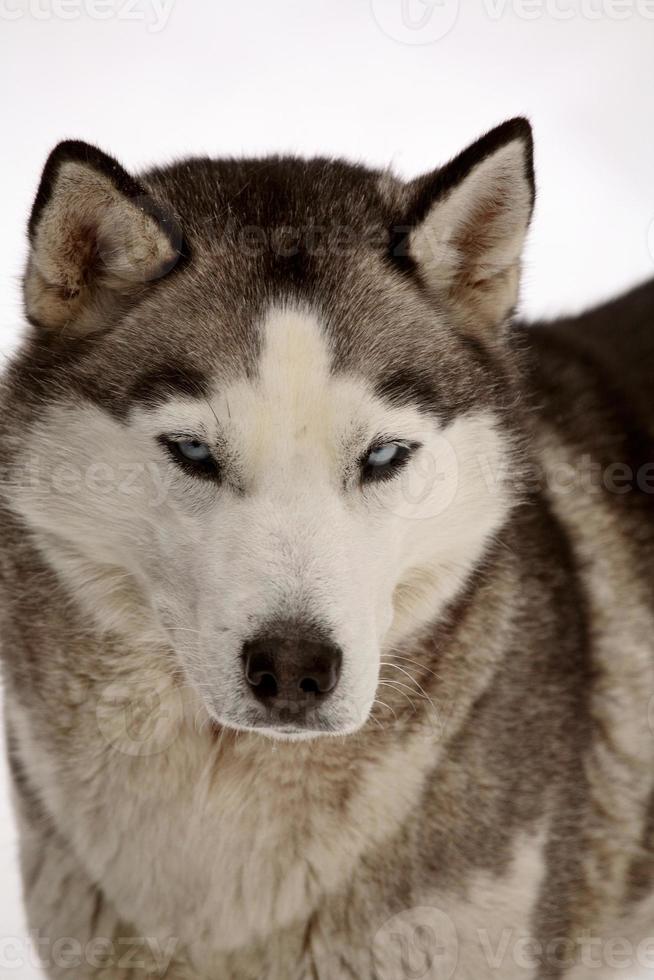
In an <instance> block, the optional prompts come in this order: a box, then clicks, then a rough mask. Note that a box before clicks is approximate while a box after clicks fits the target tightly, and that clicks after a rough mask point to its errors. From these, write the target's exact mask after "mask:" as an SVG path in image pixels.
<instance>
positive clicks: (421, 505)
mask: <svg viewBox="0 0 654 980" xmlns="http://www.w3.org/2000/svg"><path fill="white" fill-rule="evenodd" d="M530 154H531V147H530V137H529V131H528V127H527V125H526V124H525V123H523V122H521V121H517V122H513V123H509V124H506V125H505V126H504V127H500V129H499V130H496V131H494V132H493V133H491V134H489V135H488V136H487V137H485V138H483V139H482V140H481V141H479V143H478V144H475V146H474V147H472V148H471V149H470V150H468V151H466V153H464V154H462V156H461V157H460V158H458V159H457V160H456V161H454V162H453V163H452V164H450V165H448V167H446V168H443V169H442V170H441V171H438V172H437V173H436V174H434V175H430V176H429V177H426V178H423V179H421V180H419V181H416V182H414V183H413V184H409V185H407V184H403V183H401V182H399V181H396V180H394V179H391V178H390V177H389V176H388V175H380V174H377V173H374V172H370V171H366V170H364V169H362V168H355V167H349V166H346V165H344V164H340V163H334V162H329V161H311V162H308V163H307V162H302V161H298V160H275V159H271V160H263V161H262V160H259V161H251V162H243V163H227V162H225V163H221V162H210V161H191V162H189V163H181V164H178V165H176V166H173V167H171V168H168V169H166V170H161V171H155V172H153V173H150V174H148V175H146V176H145V177H144V178H143V179H142V181H141V182H139V183H136V182H135V181H134V180H132V179H131V178H130V177H129V176H128V175H127V174H126V173H125V172H124V171H123V170H122V168H120V167H119V166H118V165H117V164H116V163H115V161H112V160H111V159H110V158H108V157H105V156H104V155H103V154H101V153H100V152H99V151H95V150H93V149H92V148H90V147H87V146H85V145H82V144H62V145H61V146H60V147H59V148H58V149H57V150H56V151H55V152H54V154H53V155H52V157H51V159H50V161H49V162H48V165H47V166H46V171H45V174H44V179H43V183H42V186H41V189H40V191H39V195H38V197H37V202H36V205H35V209H34V212H33V215H32V219H31V223H30V239H31V245H32V250H31V255H30V260H29V265H28V271H27V276H26V300H27V310H28V315H29V317H30V319H31V320H32V322H33V324H34V331H35V332H34V335H33V337H32V339H31V340H30V341H28V344H27V345H26V347H25V350H24V351H23V353H22V355H21V357H20V358H19V360H18V361H17V363H16V365H15V366H14V369H13V372H12V373H11V375H10V377H9V385H8V400H9V401H8V404H9V412H10V414H11V421H10V424H9V425H8V426H7V432H6V433H5V436H4V447H3V451H4V457H5V464H6V467H7V471H8V474H9V482H10V483H11V484H13V489H12V490H11V492H10V502H11V504H12V506H14V508H15V509H17V510H18V511H19V512H20V513H21V515H22V516H23V518H24V519H25V520H26V522H27V523H28V525H29V526H30V527H31V528H32V530H33V531H34V533H35V535H36V538H37V541H38V542H39V545H40V547H41V548H42V550H43V551H44V553H45V555H46V557H47V558H48V560H49V562H50V563H51V564H52V565H53V566H54V567H55V569H56V570H57V571H58V572H59V573H60V574H61V575H62V576H63V577H64V578H65V580H66V582H67V584H68V586H69V587H71V588H72V589H73V590H74V593H75V595H76V597H77V598H78V600H79V601H80V602H82V603H83V604H85V607H86V609H87V612H89V613H91V614H92V616H93V617H94V618H95V620H96V622H97V625H98V628H100V629H107V630H115V631H118V632H120V633H122V634H123V635H125V634H126V635H127V636H128V637H130V636H131V637H132V639H133V640H134V642H135V643H138V642H145V641H146V640H147V641H148V642H151V641H154V642H159V643H163V644H165V645H166V646H167V647H168V648H169V649H170V650H171V651H172V653H173V657H174V664H175V667H176V668H177V669H178V670H179V672H180V673H181V674H182V675H183V676H184V678H185V679H186V681H187V682H188V683H189V684H190V685H191V686H192V688H193V689H194V690H195V691H196V692H197V694H198V695H199V697H200V698H201V699H202V702H203V704H204V707H205V708H206V711H207V712H208V714H209V715H210V716H211V717H212V718H213V719H214V720H215V721H216V722H217V723H219V724H220V725H227V726H230V727H233V728H241V729H243V728H245V729H257V730H261V731H262V732H265V733H267V734H270V735H277V736H281V737H286V738H299V737H306V736H308V735H316V734H320V733H332V734H346V733H349V732H352V731H354V730H356V729H358V728H359V727H360V726H361V725H362V724H364V723H365V721H366V720H367V718H368V716H369V714H370V711H371V708H372V706H373V703H374V701H375V699H376V692H377V685H378V679H379V671H380V664H381V663H382V660H383V655H384V652H385V651H387V650H389V649H392V648H393V647H394V646H396V645H397V644H398V643H399V642H400V641H401V640H403V639H405V638H406V637H407V636H409V635H410V634H412V633H415V632H417V631H419V630H421V629H423V628H424V627H425V626H426V625H428V624H429V623H431V622H433V621H434V620H435V618H436V617H437V616H438V615H439V613H441V612H442V610H443V608H444V606H445V605H446V604H447V602H448V601H449V600H451V599H452V598H453V597H454V596H455V594H456V593H457V592H458V591H459V590H460V589H461V587H462V586H463V585H464V583H465V581H466V580H467V578H468V577H469V576H470V575H471V574H472V572H473V570H474V569H475V567H476V565H477V564H478V563H479V561H480V560H481V559H482V557H483V554H484V551H485V549H486V548H487V547H488V544H489V541H490V540H491V538H492V536H493V534H494V532H496V531H497V530H498V528H499V527H500V526H501V524H502V522H503V520H504V519H505V517H506V514H507V511H508V509H509V507H510V506H511V503H512V499H511V493H510V491H509V489H508V485H507V484H508V480H507V477H509V476H510V472H509V469H510V467H509V465H508V464H509V463H510V460H511V458H512V457H511V453H512V445H511V434H510V433H511V426H510V424H509V420H508V419H507V412H508V411H509V402H510V396H508V397H507V393H508V392H509V391H510V388H511V385H510V378H509V374H510V369H509V368H507V364H506V360H507V359H506V358H505V355H504V351H503V344H502V329H501V328H502V325H503V323H504V321H505V320H506V317H507V315H508V313H509V311H510V308H511V307H512V305H513V303H514V301H515V293H516V284H517V269H518V262H519V254H520V249H521V245H522V241H523V238H524V234H525V230H526V227H527V223H528V219H529V215H530V212H531V206H532V198H533V188H532V177H531V155H530Z"/></svg>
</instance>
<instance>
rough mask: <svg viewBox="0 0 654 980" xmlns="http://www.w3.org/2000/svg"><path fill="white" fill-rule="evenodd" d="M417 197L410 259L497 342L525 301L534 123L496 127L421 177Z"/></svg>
mask: <svg viewBox="0 0 654 980" xmlns="http://www.w3.org/2000/svg"><path fill="white" fill-rule="evenodd" d="M409 201H410V204H409V214H408V220H407V222H406V226H405V227H408V228H409V229H410V230H409V232H408V238H407V237H406V236H405V237H404V242H405V246H404V247H405V256H404V259H403V261H404V262H407V261H408V262H409V264H410V265H411V266H412V267H413V268H415V269H416V270H417V272H418V275H419V277H420V279H421V281H422V282H423V284H424V285H425V286H426V287H427V289H428V290H429V291H430V292H432V293H433V294H434V295H435V296H436V297H438V298H439V299H441V300H442V301H444V302H446V303H447V304H448V305H449V306H450V307H451V308H452V309H453V310H454V312H455V313H456V314H458V315H459V317H460V318H461V319H462V321H463V324H464V326H466V327H467V328H468V329H470V330H474V331H475V332H477V333H479V334H480V335H481V334H485V335H486V337H487V338H488V339H490V336H491V335H489V330H491V331H492V330H493V328H495V330H496V329H497V328H498V326H499V325H500V324H503V323H504V321H505V320H506V318H507V316H508V314H509V313H510V312H511V311H512V309H513V307H514V305H515V302H516V299H517V293H518V281H519V272H520V255H521V252H522V247H523V244H524V240H525V235H526V232H527V228H528V226H529V220H530V218H531V213H532V210H533V205H534V170H533V143H532V135H531V126H530V125H529V123H528V122H527V120H526V119H521V118H518V119H511V120H509V121H508V122H506V123H504V124H503V125H501V126H498V127H497V129H493V130H492V131H491V132H489V133H487V134H486V135H485V136H482V137H481V139H479V140H477V142H476V143H473V145H472V146H470V147H468V149H467V150H464V151H463V153H461V154H459V156H458V157H456V158H455V159H454V160H452V161H451V163H449V164H447V165H446V166H444V167H442V168H441V169H439V170H437V171H436V172H435V173H432V174H428V175H427V176H425V177H421V178H418V180H416V181H413V183H412V184H411V185H409ZM396 257H397V256H396Z"/></svg>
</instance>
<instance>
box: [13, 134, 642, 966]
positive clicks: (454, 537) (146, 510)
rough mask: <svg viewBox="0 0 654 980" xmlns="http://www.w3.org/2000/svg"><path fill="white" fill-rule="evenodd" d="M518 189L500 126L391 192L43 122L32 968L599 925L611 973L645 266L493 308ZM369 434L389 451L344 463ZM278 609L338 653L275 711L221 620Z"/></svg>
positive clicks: (331, 172)
mask: <svg viewBox="0 0 654 980" xmlns="http://www.w3.org/2000/svg"><path fill="white" fill-rule="evenodd" d="M532 204H533V174H532V169H531V136H530V132H529V128H528V126H527V124H526V123H525V122H524V121H522V120H515V121H512V122H510V123H508V124H505V126H504V127H500V128H499V129H498V130H496V131H493V133H491V134H489V135H487V136H486V137H484V138H482V140H480V141H478V143H476V144H474V146H473V147H471V148H470V149H469V150H467V151H465V152H464V153H463V154H462V155H461V156H460V157H459V158H457V159H456V160H455V161H453V162H452V163H451V164H449V165H447V166H446V167H444V168H441V169H440V170H438V171H436V172H435V173H434V174H432V175H428V176H427V177H425V178H422V179H420V180H418V181H415V182H413V183H412V184H408V185H407V184H403V183H401V182H400V181H398V180H396V179H395V178H393V177H392V176H391V175H389V174H380V173H376V172H374V171H369V170H367V169H365V168H363V167H357V166H351V165H349V164H345V163H341V162H337V161H328V160H314V161H301V160H296V159H277V158H270V159H266V160H254V161H211V160H190V161H185V162H182V163H179V164H175V165H173V166H171V167H168V168H165V169H161V170H156V171H151V172H149V173H146V174H144V175H142V176H141V177H139V178H138V180H136V179H134V178H131V177H130V176H129V175H127V174H125V172H124V171H123V170H122V168H120V167H119V165H118V164H117V163H116V161H114V160H112V159H111V158H109V157H106V156H105V155H104V154H102V153H100V151H97V150H94V149H93V148H89V147H85V145H84V144H62V146H61V147H60V148H58V150H56V151H55V153H54V154H53V157H52V158H51V160H50V161H49V163H48V165H47V166H46V171H45V175H44V182H43V184H42V187H41V190H40V191H39V195H38V197H37V202H36V205H35V211H34V214H33V216H32V221H31V223H30V240H31V245H32V251H31V255H30V260H29V265H28V270H27V274H26V305H27V314H28V317H29V319H30V320H31V321H32V324H33V326H32V332H31V333H30V334H29V335H28V337H27V339H26V341H25V343H24V346H23V348H22V350H21V351H20V352H19V354H18V355H17V357H16V359H15V360H14V362H13V364H12V365H11V367H10V369H9V371H8V373H7V376H6V378H5V387H4V393H3V410H2V421H1V423H0V426H1V431H0V454H1V455H0V465H1V467H2V484H1V494H2V495H1V497H0V500H1V507H2V510H1V514H2V524H3V536H2V547H1V552H0V559H1V565H0V568H1V582H0V584H1V589H2V591H1V603H0V615H1V618H2V622H1V626H2V631H1V634H0V635H1V637H2V652H3V660H4V679H5V696H6V716H7V734H8V745H9V756H10V762H11V767H12V773H13V785H14V792H15V798H16V808H17V814H18V820H19V827H20V834H21V853H22V865H23V874H24V888H25V901H26V906H27V911H28V916H29V921H30V925H31V928H32V929H33V930H35V931H37V933H38V935H39V937H40V938H41V940H42V942H41V945H40V949H41V954H42V957H43V961H44V964H45V967H46V970H47V973H48V976H50V977H51V978H63V977H70V976H71V975H74V976H75V977H77V978H80V980H100V978H103V980H137V978H138V977H141V976H145V975H149V974H155V975H157V974H158V975H160V976H164V977H166V978H167V980H264V978H265V980H341V978H357V980H409V978H416V977H421V978H429V980H450V978H458V980H482V978H484V977H498V976H499V977H502V980H512V978H517V977H521V978H522V977H532V978H536V977H539V978H548V980H559V978H561V980H563V978H565V980H570V978H572V980H582V978H584V977H588V976H602V975H609V974H610V968H611V966H612V965H614V960H615V958H616V954H615V949H614V946H612V945H611V944H612V943H613V944H614V943H615V941H616V940H621V941H622V942H623V948H624V949H625V950H626V952H624V953H623V959H624V956H629V955H631V957H632V961H633V963H632V965H634V966H637V965H638V962H639V960H638V959H637V957H638V955H639V951H640V954H641V955H642V947H640V946H639V943H641V942H642V940H643V939H644V938H646V937H647V936H648V935H649V934H650V932H651V929H652V927H653V926H654V858H653V856H652V854H653V852H652V845H653V844H654V840H652V833H653V831H652V827H653V826H654V816H653V813H654V809H653V805H652V800H654V793H653V791H654V765H653V763H654V758H653V756H654V742H653V737H652V733H651V730H650V722H651V719H652V711H651V706H650V698H651V697H652V694H653V693H654V649H653V646H654V643H653V640H652V637H653V636H654V608H653V607H654V602H653V600H652V594H651V573H652V561H653V557H654V511H653V509H652V491H653V490H654V467H653V466H652V461H654V455H653V451H654V446H653V445H652V441H653V435H654V413H653V412H652V408H651V397H650V395H649V383H650V376H651V371H652V364H653V363H654V333H653V330H652V326H653V325H652V322H651V321H652V319H653V314H654V284H648V285H646V286H643V287H641V288H640V289H639V290H636V291H635V292H634V293H632V294H630V295H629V296H627V297H624V298H622V299H620V300H618V301H616V302H615V303H613V304H611V305H609V306H607V307H604V308H602V309H600V310H597V311H594V312H592V313H590V314H588V315H586V316H584V317H581V318H579V319H578V320H572V321H569V322H567V321H566V322H560V323H557V324H546V325H539V326H531V327H529V328H526V327H524V326H522V325H513V326H511V325H510V315H511V311H512V307H513V305H514V303H515V297H516V290H517V282H518V274H519V258H520V250H521V246H522V242H523V240H524V235H525V232H526V228H527V224H528V220H529V215H530V212H531V207H532ZM175 434H179V435H189V434H193V435H194V436H196V437H198V438H199V439H201V440H202V441H205V442H206V443H207V444H209V445H210V446H211V447H212V448H213V449H214V451H215V453H216V456H217V457H218V458H219V460H220V479H219V480H212V479H201V478H198V477H197V476H194V475H192V474H189V473H188V472H185V471H183V470H182V469H180V468H179V467H178V466H177V465H176V463H175V462H174V461H173V460H172V459H171V458H170V456H169V455H168V454H167V452H166V450H165V448H164V447H163V446H162V443H161V439H160V437H161V436H162V435H167V436H169V435H175ZM382 437H383V439H391V438H392V439H399V440H403V441H404V442H405V443H406V444H409V443H410V444H411V445H412V446H415V447H417V448H416V449H415V452H414V454H413V455H412V456H411V458H410V459H409V461H408V463H407V464H406V466H405V467H404V469H402V470H401V471H400V472H398V473H397V474H395V476H394V477H393V478H392V479H389V480H385V481H383V482H379V483H375V484H371V485H363V484H362V482H361V477H360V467H361V460H362V459H363V458H365V454H366V451H367V447H369V446H370V445H371V444H374V443H375V441H377V442H378V441H379V440H380V438H382ZM308 623H310V624H313V626H314V627H315V628H317V629H320V630H321V631H323V632H327V633H328V634H329V635H330V637H332V638H333V639H334V641H335V642H337V643H338V645H339V646H340V648H341V649H342V651H343V671H342V676H341V679H340V682H339V685H338V687H337V689H336V691H335V692H334V695H333V696H331V697H330V698H329V699H328V702H327V704H326V706H323V707H317V708H313V709H311V710H310V711H307V713H306V715H302V716H298V718H297V719H296V721H295V723H294V724H293V725H292V726H289V725H287V724H286V723H281V722H279V720H278V719H277V720H276V719H275V718H273V717H271V716H269V715H267V714H265V713H264V712H263V709H262V708H261V706H260V705H258V704H256V703H255V701H254V699H253V698H252V697H251V695H250V694H249V692H248V690H247V685H245V683H244V680H243V670H242V661H241V650H242V647H243V644H244V643H245V641H247V640H248V639H249V638H250V637H251V636H253V635H258V634H259V633H260V632H261V630H262V629H265V628H268V629H269V628H271V625H274V628H275V629H276V630H284V629H285V630H293V629H296V628H298V624H305V625H306V624H308ZM62 940H67V941H68V945H65V944H64V945H62ZM600 968H601V969H600Z"/></svg>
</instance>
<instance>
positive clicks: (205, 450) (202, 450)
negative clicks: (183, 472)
mask: <svg viewBox="0 0 654 980" xmlns="http://www.w3.org/2000/svg"><path fill="white" fill-rule="evenodd" d="M175 445H176V446H177V448H178V450H179V451H180V453H181V454H182V456H184V457H185V459H190V460H191V462H193V463H204V462H206V460H208V459H211V450H210V449H209V447H208V446H207V444H206V442H198V441H197V439H182V440H181V442H177V443H175Z"/></svg>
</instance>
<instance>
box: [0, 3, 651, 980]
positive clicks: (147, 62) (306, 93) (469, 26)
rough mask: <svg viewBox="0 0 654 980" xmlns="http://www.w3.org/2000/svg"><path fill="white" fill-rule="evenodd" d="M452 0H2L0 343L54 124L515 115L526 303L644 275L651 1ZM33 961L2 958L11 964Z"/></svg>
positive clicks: (11, 921) (464, 129)
mask: <svg viewBox="0 0 654 980" xmlns="http://www.w3.org/2000/svg"><path fill="white" fill-rule="evenodd" d="M162 3H163V7H162V6H161V4H162ZM460 7H461V9H459V5H458V4H457V2H456V0H431V4H430V5H427V4H426V3H423V2H422V0H372V2H371V0H276V2H273V0H247V2H246V0H211V2H206V3H201V2H198V0H172V2H171V0H0V100H1V103H2V115H1V119H2V134H3V142H2V149H1V152H0V195H1V210H0V215H1V221H2V235H1V236H0V351H5V352H7V351H8V350H9V349H10V347H11V346H12V345H13V344H14V343H15V341H16V337H17V335H18V332H19V330H20V324H21V317H20V293H19V285H20V284H19V277H20V274H21V268H22V264H23V258H24V227H25V222H26V218H27V215H28V212H29V208H30V204H31V200H32V197H33V194H34V192H35V189H36V185H37V181H38V178H39V172H40V168H41V166H42V164H43V161H44V159H45V157H46V155H47V153H48V151H49V150H50V149H51V147H52V146H53V145H54V144H55V143H57V142H58V141H59V140H60V139H62V138H66V137H78V138H82V139H85V140H87V141H89V142H97V143H98V144H99V145H100V146H102V147H103V148H104V149H106V150H109V151H110V152H111V153H113V154H114V155H115V156H117V157H118V158H119V159H121V160H122V161H123V163H125V164H126V165H128V166H130V167H139V166H143V165H147V164H149V163H154V162H160V161H162V160H167V159H171V158H173V157H175V156H180V155H184V154H189V153H209V154H215V155H220V154H230V155H231V154H241V153H265V152H268V151H273V150H275V151H293V152H298V153H302V154H310V153H315V152H320V153H327V154H339V155H345V156H348V157H353V158H355V159H361V160H365V161H369V162H371V163H374V164H379V165H387V164H392V165H393V167H394V168H395V169H396V171H397V172H399V173H401V174H405V175H407V176H412V175H415V174H417V173H418V172H420V171H421V170H424V169H430V168H432V167H434V166H436V165H437V164H438V163H440V162H442V161H443V160H444V159H446V158H447V157H449V156H450V155H452V154H453V153H455V152H456V151H457V150H459V149H460V148H462V147H463V146H464V145H465V144H466V142H469V141H470V140H472V139H473V138H474V137H476V136H477V135H478V134H479V133H481V132H482V131H484V130H485V129H487V128H489V127H490V126H492V125H494V124H495V123H498V122H500V121H501V120H502V119H504V118H507V117H509V116H512V115H516V114H519V113H525V114H527V115H528V116H529V117H530V118H531V120H532V122H533V125H534V128H535V137H536V164H537V175H538V184H539V197H538V205H537V211H536V216H535V221H534V225H533V231H532V235H531V239H530V242H529V247H528V252H527V263H526V271H525V281H524V290H523V307H524V309H525V310H526V312H528V313H529V314H530V315H543V314H547V315H554V314H556V313H557V312H560V311H564V310H570V309H577V308H580V307H582V306H584V305H585V304H587V303H589V302H592V301H594V300H596V299H598V298H602V297H605V296H608V295H610V294H612V293H614V292H615V291H617V290H619V289H622V288H623V287H625V286H628V285H631V284H632V283H634V282H636V281H638V280H641V279H643V278H645V277H648V276H650V275H652V274H653V273H654V259H653V257H652V252H653V251H654V230H653V229H654V226H653V225H652V219H653V218H654V114H653V111H652V101H653V99H654V2H652V0H585V2H583V3H582V2H581V0H578V2H574V0H542V2H541V0H465V4H464V3H463V2H461V4H460ZM0 749H1V746H0ZM3 765H4V763H1V764H0V766H3ZM4 784H5V772H4V769H3V768H0V786H1V787H2V789H0V938H4V937H8V936H20V935H21V934H22V931H23V928H24V927H23V923H22V917H21V912H20V905H19V898H18V895H19V892H18V883H17V876H16V869H15V844H14V832H13V828H12V825H11V818H10V811H9V805H8V801H7V799H6V793H5V792H4ZM622 975H623V976H624V975H625V974H624V973H623V974H622ZM36 976H37V973H36V972H35V971H33V970H31V969H30V968H29V967H27V966H23V967H21V968H19V969H16V968H14V969H10V968H9V967H8V966H7V965H6V964H5V965H4V966H3V965H1V964H0V977H2V978H3V980H4V978H5V977H7V978H10V977H13V978H20V980H28V978H32V977H36Z"/></svg>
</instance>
